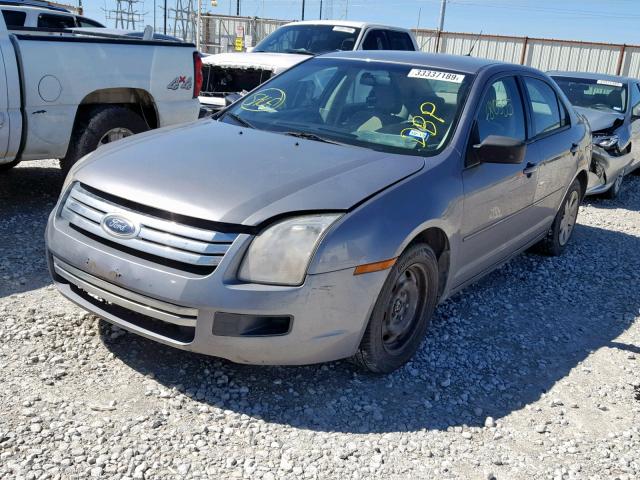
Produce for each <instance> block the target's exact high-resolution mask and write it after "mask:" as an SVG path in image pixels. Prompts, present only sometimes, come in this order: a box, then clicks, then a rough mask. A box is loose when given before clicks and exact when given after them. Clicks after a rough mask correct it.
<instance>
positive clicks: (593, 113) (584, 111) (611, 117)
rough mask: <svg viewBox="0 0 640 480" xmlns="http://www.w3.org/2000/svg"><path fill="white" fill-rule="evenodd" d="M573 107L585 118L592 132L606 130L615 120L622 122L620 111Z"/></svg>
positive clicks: (622, 115) (622, 116)
mask: <svg viewBox="0 0 640 480" xmlns="http://www.w3.org/2000/svg"><path fill="white" fill-rule="evenodd" d="M574 109H575V110H576V112H578V113H579V114H581V115H584V116H585V117H586V118H587V120H588V121H589V125H590V126H591V130H592V131H593V132H599V131H600V130H607V129H609V128H611V127H613V125H614V123H615V122H616V121H618V122H619V123H621V122H624V114H622V113H616V112H606V111H603V110H596V109H594V108H585V107H574Z"/></svg>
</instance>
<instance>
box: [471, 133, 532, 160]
mask: <svg viewBox="0 0 640 480" xmlns="http://www.w3.org/2000/svg"><path fill="white" fill-rule="evenodd" d="M526 151H527V146H526V145H525V143H524V142H523V141H522V140H518V139H516V138H512V137H502V136H500V135H489V136H488V137H487V138H485V139H484V141H483V142H482V143H479V144H477V145H473V146H472V147H471V152H470V153H471V155H472V156H473V157H474V160H475V161H474V162H472V163H474V164H475V163H508V164H518V163H522V162H523V161H524V155H525V153H526Z"/></svg>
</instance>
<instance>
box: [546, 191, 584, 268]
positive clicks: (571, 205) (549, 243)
mask: <svg viewBox="0 0 640 480" xmlns="http://www.w3.org/2000/svg"><path fill="white" fill-rule="evenodd" d="M581 198H582V186H581V185H580V182H579V181H578V180H574V182H573V183H572V184H571V187H569V191H568V192H567V194H566V195H565V197H564V201H563V202H562V204H561V205H560V209H559V210H558V213H557V214H556V218H555V219H554V221H553V223H552V224H551V228H550V229H549V233H548V234H547V236H546V237H545V238H544V239H543V240H542V241H541V242H540V244H539V246H540V250H542V253H545V254H547V255H551V256H553V257H556V256H558V255H561V254H562V252H564V249H565V247H566V246H567V243H569V239H570V238H571V234H572V233H573V229H574V227H575V225H576V220H577V219H578V208H579V207H580V200H581Z"/></svg>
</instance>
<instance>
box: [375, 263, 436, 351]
mask: <svg viewBox="0 0 640 480" xmlns="http://www.w3.org/2000/svg"><path fill="white" fill-rule="evenodd" d="M426 291H427V273H426V270H425V268H424V267H423V266H422V265H420V264H417V263H414V264H412V265H409V266H408V267H406V268H405V269H404V270H403V271H402V272H401V273H400V275H398V277H397V279H396V282H395V284H394V286H393V289H392V290H391V296H390V300H389V302H388V304H387V308H386V309H385V312H384V319H383V322H382V344H383V346H384V348H385V350H386V351H387V353H389V354H391V355H397V354H398V353H400V352H401V351H402V349H403V348H404V347H405V346H406V345H407V343H408V342H409V341H410V339H411V338H412V337H413V333H414V332H415V330H416V327H417V326H418V324H419V323H420V321H421V318H422V315H423V311H424V305H425V301H426V298H425V293H426Z"/></svg>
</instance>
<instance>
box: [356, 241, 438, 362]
mask: <svg viewBox="0 0 640 480" xmlns="http://www.w3.org/2000/svg"><path fill="white" fill-rule="evenodd" d="M438 277H439V275H438V261H437V259H436V255H435V254H434V253H433V250H432V249H431V247H429V246H428V245H426V244H418V245H415V246H413V247H410V248H409V249H407V250H406V251H405V252H404V253H403V254H402V255H401V256H400V258H399V259H398V261H397V262H396V263H395V265H394V266H393V267H392V268H391V270H390V271H389V275H388V276H387V279H386V281H385V283H384V285H383V287H382V291H381V292H380V295H379V296H378V299H377V300H376V304H375V306H374V309H373V312H372V313H371V318H370V319H369V324H368V325H367V329H366V331H365V333H364V336H363V337H362V341H361V342H360V346H359V347H358V351H357V352H356V354H355V356H354V357H353V359H352V360H353V362H354V363H355V364H356V365H358V366H359V367H360V368H362V369H364V370H367V371H369V372H373V373H389V372H392V371H394V370H396V369H398V368H400V367H401V366H402V365H404V364H405V363H406V362H407V361H409V359H410V358H411V357H412V356H413V355H414V353H415V352H416V350H417V349H418V347H419V346H420V343H421V341H422V339H423V338H424V335H425V332H426V331H427V327H428V326H429V322H430V320H431V316H432V315H433V312H434V310H435V308H436V305H437V301H438ZM394 313H395V316H394ZM393 320H395V322H394V321H393Z"/></svg>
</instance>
